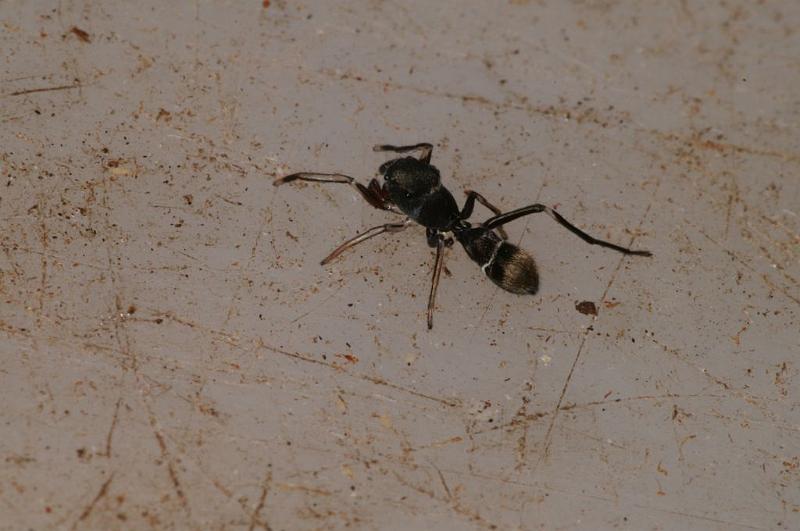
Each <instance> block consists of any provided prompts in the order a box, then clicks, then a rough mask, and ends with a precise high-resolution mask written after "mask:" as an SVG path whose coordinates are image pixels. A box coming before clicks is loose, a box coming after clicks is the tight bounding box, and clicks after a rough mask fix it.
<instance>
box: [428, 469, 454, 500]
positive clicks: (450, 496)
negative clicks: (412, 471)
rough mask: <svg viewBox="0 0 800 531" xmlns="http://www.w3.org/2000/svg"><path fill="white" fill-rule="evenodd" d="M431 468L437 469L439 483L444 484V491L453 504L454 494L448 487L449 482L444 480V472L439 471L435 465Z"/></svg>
mask: <svg viewBox="0 0 800 531" xmlns="http://www.w3.org/2000/svg"><path fill="white" fill-rule="evenodd" d="M431 466H433V468H434V469H436V473H437V474H439V481H441V482H442V487H444V491H445V492H446V493H447V499H448V501H451V502H452V501H453V494H452V493H451V492H450V487H448V486H447V481H445V479H444V474H442V471H441V470H439V469H438V468H436V466H435V465H431Z"/></svg>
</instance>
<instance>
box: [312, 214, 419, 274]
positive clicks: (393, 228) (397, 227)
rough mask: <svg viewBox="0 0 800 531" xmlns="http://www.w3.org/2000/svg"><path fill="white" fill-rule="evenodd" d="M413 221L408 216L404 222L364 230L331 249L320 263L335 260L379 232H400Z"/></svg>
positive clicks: (323, 263)
mask: <svg viewBox="0 0 800 531" xmlns="http://www.w3.org/2000/svg"><path fill="white" fill-rule="evenodd" d="M411 223H413V220H411V219H410V218H407V219H406V220H405V221H403V222H402V223H386V224H385V225H378V226H376V227H372V228H371V229H367V230H365V231H364V232H362V233H360V234H357V235H356V236H354V237H352V238H350V239H349V240H347V241H346V242H344V243H343V244H341V245H340V246H339V247H337V248H336V249H334V250H333V251H331V253H330V254H329V255H328V256H326V257H325V258H323V259H322V262H320V265H326V264H328V263H329V262H331V261H332V260H334V259H335V258H336V257H337V256H339V255H340V254H342V253H343V252H345V251H346V250H348V249H349V248H351V247H355V246H356V245H358V244H359V243H361V242H365V241H367V240H369V239H370V238H374V237H375V236H377V235H378V234H383V233H384V232H400V231H401V230H404V229H406V228H408V226H409V225H410V224H411Z"/></svg>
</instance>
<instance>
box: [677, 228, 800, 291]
mask: <svg viewBox="0 0 800 531" xmlns="http://www.w3.org/2000/svg"><path fill="white" fill-rule="evenodd" d="M684 223H686V224H687V225H689V226H690V227H693V228H694V229H696V230H697V232H699V233H700V234H702V235H703V236H704V237H705V238H706V239H707V240H708V241H710V242H711V243H713V244H714V245H716V246H717V247H719V248H720V249H721V250H722V251H723V252H725V254H727V255H728V256H730V257H731V258H732V259H734V260H736V261H737V262H738V263H740V264H742V265H743V266H744V267H746V268H747V269H748V270H749V271H750V272H751V273H755V274H758V273H759V272H758V271H756V268H755V267H754V266H753V265H752V264H751V263H750V262H748V261H747V260H745V259H744V258H742V257H740V256H739V255H738V254H736V253H735V252H733V251H731V250H730V249H728V248H727V247H725V246H724V245H722V244H721V243H719V242H718V241H717V240H715V239H714V238H712V237H711V236H709V235H708V233H706V232H705V231H704V230H703V229H701V228H699V227H697V226H696V225H694V224H693V223H691V222H689V221H688V220H685V219H684ZM761 278H762V279H763V280H764V283H765V284H767V286H769V287H770V289H773V290H776V291H778V292H780V293H782V294H783V295H785V296H786V297H787V298H789V299H791V300H793V301H794V302H796V303H797V304H800V298H798V297H795V296H794V295H792V294H791V293H789V290H788V289H787V288H786V287H785V286H779V285H777V284H775V282H774V281H772V280H770V278H769V277H768V276H767V275H766V274H763V273H762V274H761ZM790 278H791V277H790Z"/></svg>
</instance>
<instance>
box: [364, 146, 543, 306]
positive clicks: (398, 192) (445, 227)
mask: <svg viewBox="0 0 800 531" xmlns="http://www.w3.org/2000/svg"><path fill="white" fill-rule="evenodd" d="M379 171H380V173H381V175H382V176H383V180H384V182H383V187H382V190H383V193H384V195H385V200H386V201H387V202H388V203H391V204H393V205H395V206H397V208H399V209H400V211H401V212H403V213H404V214H405V215H407V216H408V217H409V218H411V219H413V220H414V221H416V222H417V223H419V224H420V225H422V226H424V227H426V228H428V229H429V230H428V243H429V245H430V246H431V247H435V246H436V238H437V237H442V235H445V234H447V233H452V235H453V236H454V237H455V239H456V240H457V241H458V242H459V243H460V244H461V245H462V246H463V247H464V250H465V251H466V252H467V255H468V256H469V257H470V258H471V259H472V260H473V261H474V262H475V263H477V264H478V265H479V266H481V268H482V269H483V272H484V273H485V274H486V276H487V277H489V278H490V279H491V280H492V281H493V282H494V283H495V284H497V285H498V286H500V287H501V288H503V289H505V290H506V291H509V292H511V293H517V294H530V295H533V294H535V293H536V291H537V290H538V287H539V277H538V274H537V272H536V265H535V263H534V261H533V258H532V257H531V256H530V255H529V254H528V253H526V252H525V251H523V250H522V249H520V248H519V247H517V246H516V245H514V244H512V243H509V242H507V241H505V240H504V239H502V238H501V237H500V235H498V234H497V232H495V231H494V230H491V229H487V228H485V227H475V228H473V226H472V225H471V224H470V223H469V222H468V221H466V218H467V217H469V216H470V215H471V214H472V207H473V205H474V201H475V199H474V198H472V199H471V200H470V199H468V205H465V209H464V211H461V210H459V208H458V203H456V200H455V198H454V197H453V194H451V193H450V191H449V190H448V189H447V188H445V187H444V186H442V180H441V175H440V173H439V170H438V169H437V168H436V167H435V166H433V165H431V164H430V163H429V162H425V161H423V160H419V159H417V158H414V157H402V158H397V159H393V160H390V161H388V162H385V163H383V164H382V165H381V167H380V169H379Z"/></svg>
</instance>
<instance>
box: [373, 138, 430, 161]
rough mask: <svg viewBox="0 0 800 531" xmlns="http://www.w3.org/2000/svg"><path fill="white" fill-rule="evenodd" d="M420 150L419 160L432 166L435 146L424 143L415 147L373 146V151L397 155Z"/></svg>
mask: <svg viewBox="0 0 800 531" xmlns="http://www.w3.org/2000/svg"><path fill="white" fill-rule="evenodd" d="M417 150H419V152H420V154H419V160H421V161H422V162H424V163H425V164H430V162H431V155H432V154H433V145H431V144H428V143H427V142H423V143H421V144H414V145H413V146H391V145H389V144H378V145H376V146H372V151H393V152H395V153H407V152H409V151H417Z"/></svg>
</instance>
